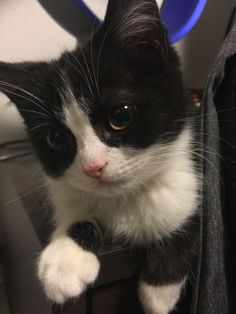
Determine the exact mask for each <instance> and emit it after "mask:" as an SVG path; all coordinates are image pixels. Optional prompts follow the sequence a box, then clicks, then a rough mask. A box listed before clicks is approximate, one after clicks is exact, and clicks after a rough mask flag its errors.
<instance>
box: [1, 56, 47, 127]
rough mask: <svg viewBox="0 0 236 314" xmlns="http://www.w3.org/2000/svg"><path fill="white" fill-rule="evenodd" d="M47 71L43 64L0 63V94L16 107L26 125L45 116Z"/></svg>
mask: <svg viewBox="0 0 236 314" xmlns="http://www.w3.org/2000/svg"><path fill="white" fill-rule="evenodd" d="M48 71H49V66H48V64H47V63H44V62H40V63H33V62H32V63H30V62H29V63H5V62H0V92H2V93H4V94H5V95H6V96H7V97H8V98H9V99H10V100H11V101H12V102H13V103H14V104H15V105H16V107H17V109H18V111H19V112H20V114H21V116H22V117H23V119H24V120H25V122H26V124H28V123H27V122H28V121H31V120H35V119H36V118H38V117H40V116H41V117H43V115H45V107H44V104H43V101H44V99H43V95H44V94H45V93H46V90H47V88H48V87H47V86H48V81H49V79H48V77H49V75H48ZM34 113H35V114H34ZM36 113H37V115H36Z"/></svg>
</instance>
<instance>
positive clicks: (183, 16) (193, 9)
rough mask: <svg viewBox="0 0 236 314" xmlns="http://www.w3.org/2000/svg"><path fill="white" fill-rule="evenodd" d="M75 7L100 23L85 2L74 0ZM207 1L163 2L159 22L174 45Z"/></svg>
mask: <svg viewBox="0 0 236 314" xmlns="http://www.w3.org/2000/svg"><path fill="white" fill-rule="evenodd" d="M75 2H76V3H77V5H78V6H79V7H80V8H81V9H82V11H83V12H85V14H87V15H88V16H89V17H90V18H91V19H92V20H93V22H95V23H98V24H99V23H101V22H102V21H101V20H100V19H99V18H98V17H97V16H96V15H95V13H94V12H93V11H91V10H90V8H89V7H88V6H87V5H86V2H85V0H75ZM206 2H207V0H178V1H177V0H165V1H164V2H163V5H162V8H161V12H160V14H161V20H162V21H163V23H164V24H165V25H166V27H167V29H168V31H169V39H170V41H171V42H172V43H175V42H177V41H179V40H180V39H182V38H183V37H184V36H186V35H187V34H188V33H189V32H190V31H191V30H192V28H193V27H194V26H195V25H196V23H197V21H198V20H199V18H200V16H201V14H202V12H203V10H204V7H205V5H206Z"/></svg>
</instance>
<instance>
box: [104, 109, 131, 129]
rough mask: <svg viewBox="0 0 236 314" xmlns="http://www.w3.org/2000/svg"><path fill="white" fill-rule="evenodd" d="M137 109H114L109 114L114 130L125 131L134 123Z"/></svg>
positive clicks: (110, 123)
mask: <svg viewBox="0 0 236 314" xmlns="http://www.w3.org/2000/svg"><path fill="white" fill-rule="evenodd" d="M134 112H135V109H134V107H133V106H130V105H122V106H119V107H116V108H114V109H112V110H111V111H110V113H109V117H108V120H109V125H110V127H111V128H112V129H114V130H124V129H126V128H127V127H128V126H129V125H130V124H131V123H132V121H133V118H134Z"/></svg>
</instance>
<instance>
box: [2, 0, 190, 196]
mask: <svg viewBox="0 0 236 314" xmlns="http://www.w3.org/2000/svg"><path fill="white" fill-rule="evenodd" d="M0 90H2V91H3V92H5V93H6V94H7V95H8V97H9V98H10V99H11V100H12V101H13V102H14V103H15V104H16V105H17V107H18V109H19V111H20V113H21V115H22V116H23V118H24V120H25V124H26V126H27V129H28V132H29V135H30V138H31V140H32V143H33V144H34V146H35V149H36V152H37V154H38V156H39V158H40V160H41V162H42V164H43V166H44V168H45V170H46V172H47V173H48V175H50V176H51V177H53V178H54V179H55V180H60V181H62V182H64V183H65V184H66V185H68V186H69V187H71V188H75V189H78V190H84V191H91V192H94V193H98V194H102V195H114V194H116V193H121V192H123V193H130V192H134V191H136V188H138V187H139V186H140V184H145V182H146V181H147V180H148V179H149V178H151V177H152V176H153V175H155V174H160V175H161V172H162V171H164V169H165V168H166V167H169V166H170V164H169V163H170V162H171V160H172V159H171V155H172V152H173V149H175V148H176V145H177V143H178V141H179V135H180V134H181V132H182V130H183V127H184V125H185V123H184V119H183V118H184V117H185V116H186V112H187V110H188V108H187V105H186V102H185V98H184V95H183V87H182V80H181V75H180V72H179V63H178V58H177V56H176V54H175V52H174V51H173V49H172V48H171V47H170V45H169V43H168V40H167V37H166V31H165V29H164V27H163V26H162V24H161V23H160V21H159V13H158V9H157V7H156V3H155V1H154V0H153V1H152V0H150V1H148V0H147V1H141V0H136V1H134V0H130V1H124V0H116V1H115V0H114V1H110V3H109V6H108V11H107V16H106V18H105V22H104V24H103V26H102V27H100V29H99V30H98V31H97V32H96V34H95V35H94V36H93V38H92V40H91V41H90V42H89V43H88V44H87V45H86V46H84V47H83V49H80V48H78V49H77V50H76V51H74V52H73V53H68V54H65V55H63V56H62V57H61V59H60V60H58V61H54V62H51V63H50V64H47V63H26V64H12V65H9V64H4V63H0Z"/></svg>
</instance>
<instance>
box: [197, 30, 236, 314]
mask: <svg viewBox="0 0 236 314" xmlns="http://www.w3.org/2000/svg"><path fill="white" fill-rule="evenodd" d="M235 53H236V25H235V26H234V27H233V29H232V31H231V33H230V34H229V36H228V37H227V38H226V40H225V42H224V45H223V47H222V49H221V50H220V52H219V54H218V57H217V59H216V62H215V65H214V67H213V70H212V72H211V74H210V76H209V79H208V82H207V86H206V90H205V95H204V99H203V110H202V122H203V133H202V134H203V173H204V175H203V177H204V178H203V214H202V230H201V243H200V250H201V254H200V256H199V264H198V271H197V274H196V285H195V287H194V291H193V303H192V311H191V313H194V314H205V313H206V314H218V313H219V314H227V313H229V296H228V290H227V289H228V287H227V282H226V276H225V260H224V247H225V245H224V224H223V217H222V216H223V213H222V206H221V203H220V194H221V191H220V169H219V157H218V156H219V137H220V134H219V128H218V121H217V113H216V110H215V104H214V96H215V93H216V91H217V88H218V87H219V85H220V83H221V82H222V80H223V78H224V74H225V64H226V61H227V59H228V58H229V57H230V56H232V55H233V54H235Z"/></svg>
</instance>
